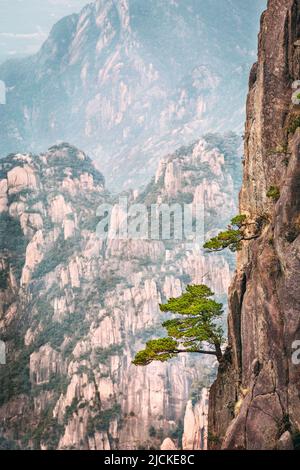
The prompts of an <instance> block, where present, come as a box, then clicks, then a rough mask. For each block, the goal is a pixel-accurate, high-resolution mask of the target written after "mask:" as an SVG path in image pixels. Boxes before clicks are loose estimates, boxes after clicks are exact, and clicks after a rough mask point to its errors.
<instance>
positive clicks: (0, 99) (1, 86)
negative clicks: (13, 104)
mask: <svg viewBox="0 0 300 470" xmlns="http://www.w3.org/2000/svg"><path fill="white" fill-rule="evenodd" d="M1 104H6V85H5V83H4V82H3V80H0V105H1Z"/></svg>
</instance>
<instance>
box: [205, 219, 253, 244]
mask: <svg viewBox="0 0 300 470" xmlns="http://www.w3.org/2000/svg"><path fill="white" fill-rule="evenodd" d="M250 225H256V224H255V223H249V222H247V216H246V215H244V214H240V215H237V216H236V217H233V219H231V223H230V225H228V227H227V230H225V231H224V232H220V233H219V234H218V235H217V236H216V237H213V238H211V239H210V240H208V241H207V242H206V243H205V244H204V245H203V247H204V248H205V249H206V250H207V251H208V252H216V251H222V250H225V249H226V248H229V250H230V251H233V252H235V251H239V250H241V248H242V243H243V241H247V240H253V239H255V238H258V235H257V234H255V235H251V236H250V235H247V233H246V232H247V229H248V228H249V226H250Z"/></svg>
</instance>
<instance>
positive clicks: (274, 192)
mask: <svg viewBox="0 0 300 470" xmlns="http://www.w3.org/2000/svg"><path fill="white" fill-rule="evenodd" d="M267 197H269V198H270V199H273V201H278V199H279V198H280V189H279V188H278V186H271V187H270V188H269V190H268V192H267Z"/></svg>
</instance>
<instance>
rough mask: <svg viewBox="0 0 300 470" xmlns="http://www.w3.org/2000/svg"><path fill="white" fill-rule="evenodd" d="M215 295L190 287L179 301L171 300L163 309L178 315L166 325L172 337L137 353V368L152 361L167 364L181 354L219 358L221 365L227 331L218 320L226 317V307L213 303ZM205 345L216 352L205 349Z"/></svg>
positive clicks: (199, 286)
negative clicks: (224, 333)
mask: <svg viewBox="0 0 300 470" xmlns="http://www.w3.org/2000/svg"><path fill="white" fill-rule="evenodd" d="M213 295H214V294H213V292H212V291H211V290H210V289H209V288H208V287H207V286H205V285H192V286H187V289H186V292H185V293H183V294H182V295H181V296H180V297H178V298H171V299H170V300H169V301H168V302H167V303H166V304H163V305H160V310H161V311H162V312H171V313H174V314H176V315H178V316H177V317H176V318H174V319H171V320H167V321H165V322H164V323H163V324H162V326H163V327H164V328H166V330H167V332H168V337H165V338H160V339H154V340H151V341H148V342H147V343H146V348H145V349H144V350H142V351H140V352H138V353H137V355H136V356H135V359H134V361H133V364H135V365H141V366H146V365H148V364H150V363H151V362H152V361H161V362H165V361H168V360H169V359H171V358H173V357H176V356H177V355H178V354H181V353H200V354H210V355H215V356H216V357H217V359H218V361H221V359H222V357H223V354H222V350H221V345H222V343H223V340H224V339H223V329H222V327H221V326H219V325H217V323H216V320H217V319H219V318H220V317H221V316H222V314H223V310H222V309H223V306H222V304H220V303H217V302H216V301H215V300H213V299H212V296H213ZM203 343H206V344H208V345H210V346H212V349H203Z"/></svg>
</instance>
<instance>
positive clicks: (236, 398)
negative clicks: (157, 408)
mask: <svg viewBox="0 0 300 470" xmlns="http://www.w3.org/2000/svg"><path fill="white" fill-rule="evenodd" d="M299 59H300V2H299V0H269V2H268V8H267V10H266V12H265V13H264V14H263V16H262V19H261V31H260V35H259V50H258V61H257V63H256V64H255V65H254V66H253V68H252V70H251V74H250V81H249V87H250V91H249V95H248V100H247V122H246V132H245V162H244V179H243V186H242V190H241V194H240V213H241V214H246V215H247V216H248V217H249V220H253V221H258V220H260V230H259V237H258V238H257V239H255V240H252V241H249V242H244V245H243V249H242V251H241V252H240V253H239V254H238V262H237V270H236V274H235V277H234V280H233V283H232V285H231V288H230V297H229V306H230V311H229V320H228V326H229V347H228V349H227V353H226V359H225V360H224V362H223V364H222V365H221V367H220V369H219V373H218V378H217V381H216V382H215V383H214V385H213V387H212V389H211V391H210V411H209V440H210V447H211V448H220V447H222V448H224V449H249V450H251V449H293V448H296V447H297V442H298V441H299V431H300V400H299V390H300V388H299V387H300V385H299V384H300V368H299V365H297V363H296V362H297V361H296V362H295V360H292V357H293V352H295V350H294V346H293V344H294V342H295V341H297V340H299V339H300V317H299V313H300V290H299V282H300V255H299V254H300V237H299V234H300V223H299V220H300V219H299V217H300V183H299V182H300V130H299V124H300V114H299V106H298V104H297V102H296V103H295V102H293V100H292V94H293V93H294V92H295V89H293V88H292V85H293V83H294V81H297V80H299V79H300V60H299ZM295 86H296V89H297V84H295ZM298 94H299V91H298ZM294 101H295V100H294Z"/></svg>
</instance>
